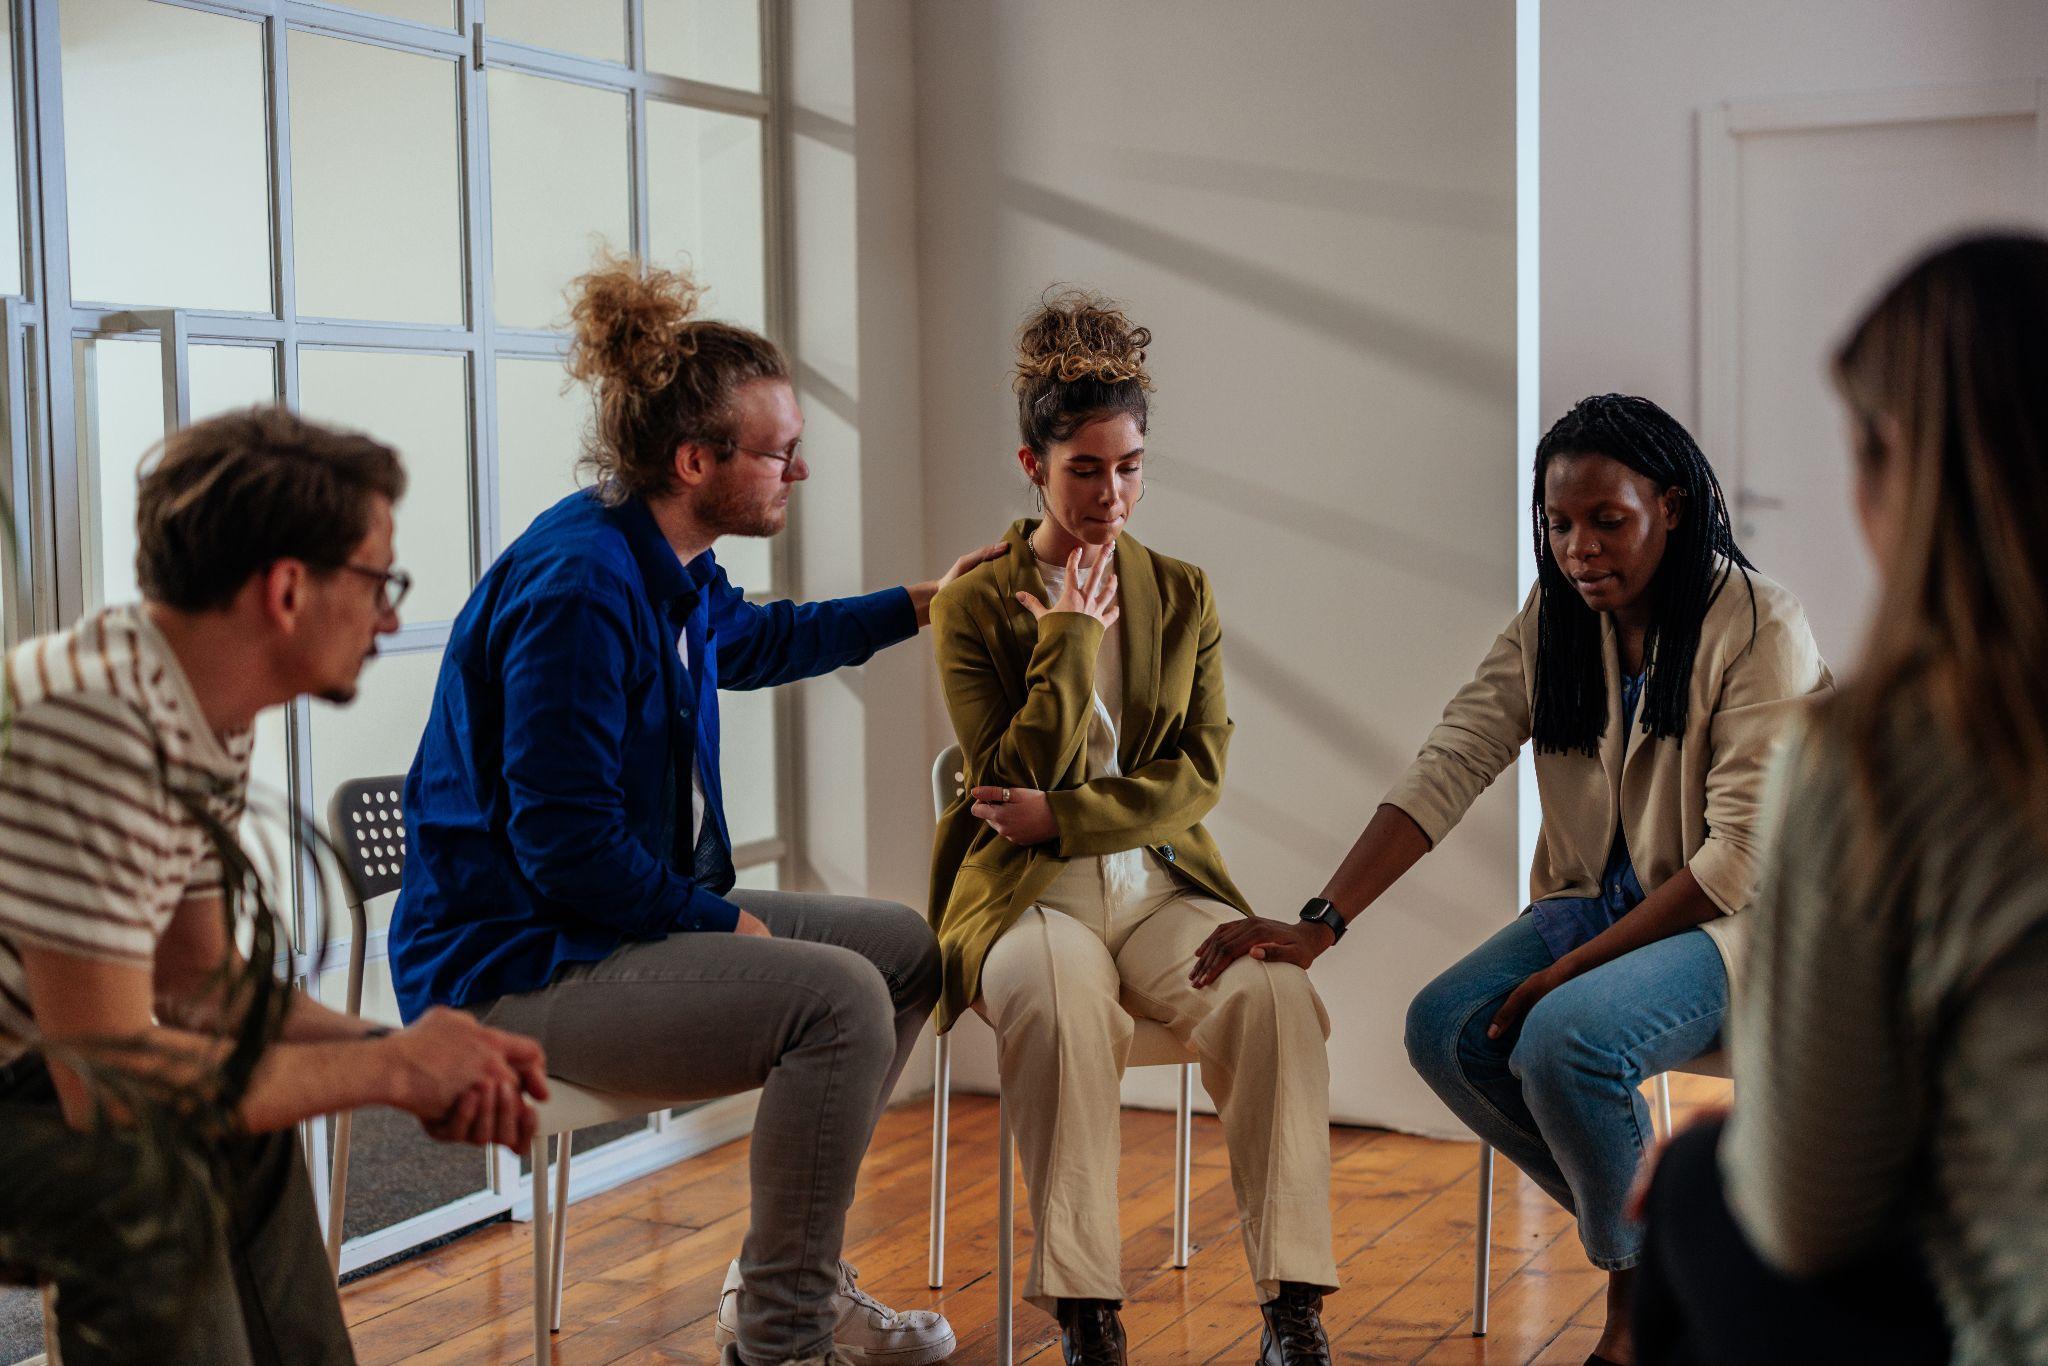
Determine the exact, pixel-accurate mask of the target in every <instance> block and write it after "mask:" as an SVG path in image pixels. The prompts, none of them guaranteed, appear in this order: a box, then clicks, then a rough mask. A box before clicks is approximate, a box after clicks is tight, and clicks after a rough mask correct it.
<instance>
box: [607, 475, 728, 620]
mask: <svg viewBox="0 0 2048 1366" xmlns="http://www.w3.org/2000/svg"><path fill="white" fill-rule="evenodd" d="M606 515H607V516H608V517H610V518H611V519H612V521H613V522H614V523H615V524H616V525H617V526H618V528H619V530H620V531H621V532H623V533H624V534H625V537H626V544H627V546H629V547H630V548H631V549H632V552H633V560H634V562H635V563H636V564H638V565H639V566H640V577H641V579H642V580H643V581H644V582H645V583H646V584H647V595H648V597H649V598H651V599H653V600H654V601H655V602H656V603H658V604H660V606H661V608H662V611H663V612H664V613H665V614H666V615H667V616H668V619H669V620H670V621H672V622H675V623H676V624H677V625H681V624H682V623H683V622H684V621H686V620H688V618H689V616H690V613H691V612H693V611H695V610H696V607H697V603H698V601H699V600H700V599H701V598H702V597H703V596H704V589H705V587H706V586H707V585H709V584H710V582H711V576H712V574H713V573H715V572H716V570H717V566H716V564H715V563H714V562H713V561H712V558H711V552H710V551H709V550H706V551H705V552H704V553H703V554H701V555H699V556H697V558H695V559H694V560H691V561H690V562H689V563H688V564H684V563H683V562H682V560H681V559H680V558H679V557H678V556H677V555H676V548H675V547H674V546H672V545H670V544H669V541H668V537H667V536H665V535H663V534H662V530H661V524H660V523H659V522H657V521H655V520H654V509H652V508H650V507H648V506H647V500H646V499H645V498H642V497H641V496H639V495H638V494H635V495H633V496H632V497H630V498H628V499H626V501H624V502H623V503H620V504H618V505H617V506H615V507H612V508H609V509H607V510H606Z"/></svg>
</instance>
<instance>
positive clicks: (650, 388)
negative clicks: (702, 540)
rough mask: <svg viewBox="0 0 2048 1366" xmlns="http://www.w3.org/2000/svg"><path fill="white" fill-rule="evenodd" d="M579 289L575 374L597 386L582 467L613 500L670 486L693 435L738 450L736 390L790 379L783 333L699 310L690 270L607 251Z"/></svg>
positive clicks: (574, 304) (723, 454)
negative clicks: (780, 340)
mask: <svg viewBox="0 0 2048 1366" xmlns="http://www.w3.org/2000/svg"><path fill="white" fill-rule="evenodd" d="M570 290H571V300H570V306H569V320H570V325H571V327H572V328H573V330H574V335H573V337H572V339H571V341H570V343H569V374H570V375H571V376H572V377H573V378H575V379H579V380H584V381H587V382H588V383H589V384H590V385H591V387H592V388H593V389H595V390H596V391H597V413H596V418H595V421H594V423H593V424H592V430H591V432H590V435H589V438H588V440H587V441H586V442H585V446H584V452H583V459H582V462H581V468H583V469H585V470H587V471H589V472H590V473H592V474H593V475H595V477H596V481H597V488H598V493H599V495H600V496H601V497H603V498H604V499H605V500H606V501H607V502H620V501H623V500H624V499H626V498H629V497H631V496H633V495H635V494H639V495H643V496H644V495H647V494H661V493H666V492H668V491H669V489H670V488H671V487H672V486H673V484H674V481H675V453H676V447H678V446H680V445H683V444H684V443H686V442H690V441H698V442H703V443H704V444H706V445H711V446H722V447H724V448H723V449H721V450H720V452H719V455H718V458H719V459H720V460H729V459H731V458H732V450H731V448H730V445H729V444H728V443H730V442H731V441H732V440H733V439H734V435H735V433H734V427H733V421H734V419H733V412H732V399H733V395H734V394H735V393H736V392H737V391H738V390H739V389H740V387H741V386H742V385H745V384H748V383H751V382H752V381H754V380H757V379H780V380H786V379H788V378H789V362H788V361H787V360H785V359H784V358H783V355H782V352H781V350H780V349H778V348H777V347H776V345H775V343H774V342H771V341H769V340H768V339H767V338H766V337H763V336H761V335H759V334H758V333H754V332H750V331H748V330H747V329H746V328H744V327H735V326H734V325H733V324H731V323H722V322H714V321H712V320H710V319H708V318H699V317H698V316H697V304H698V300H699V299H701V298H702V297H703V290H702V289H701V288H700V287H699V286H698V285H697V283H696V282H695V281H694V280H692V279H691V278H690V277H689V275H687V274H686V273H684V272H682V271H677V270H664V269H662V268H661V267H659V266H649V265H643V264H641V263H640V262H638V261H635V260H632V259H630V258H626V257H617V256H606V257H604V258H602V259H601V260H600V261H599V263H598V265H597V268H596V269H594V270H592V271H590V272H589V273H588V274H586V275H581V276H578V277H577V279H576V281H575V283H574V284H573V285H572V286H571V287H570Z"/></svg>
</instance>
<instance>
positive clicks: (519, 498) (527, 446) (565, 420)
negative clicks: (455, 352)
mask: <svg viewBox="0 0 2048 1366" xmlns="http://www.w3.org/2000/svg"><path fill="white" fill-rule="evenodd" d="M567 379H568V373H567V372H566V371H565V370H563V368H562V363H561V362H560V361H555V360H522V359H519V358H517V357H504V358H501V359H500V360H499V361H498V541H499V545H500V546H501V547H502V546H508V545H510V544H512V542H513V541H515V540H517V539H518V538H519V533H520V532H522V531H524V530H526V524H527V523H528V522H531V521H532V520H533V519H534V518H535V517H537V516H539V515H540V514H541V513H542V512H545V511H546V510H547V509H548V508H550V507H552V506H554V504H555V503H556V502H558V501H559V500H560V499H561V498H562V497H563V496H564V495H566V494H567V493H569V492H570V491H571V490H573V489H574V488H575V487H576V456H577V452H578V450H579V449H580V447H581V443H582V439H583V424H584V422H585V420H586V419H587V418H588V417H589V416H590V402H591V399H590V390H589V388H588V387H587V386H585V385H582V384H575V385H571V386H569V387H568V388H567V390H566V391H565V390H564V388H563V384H564V381H566V380H567Z"/></svg>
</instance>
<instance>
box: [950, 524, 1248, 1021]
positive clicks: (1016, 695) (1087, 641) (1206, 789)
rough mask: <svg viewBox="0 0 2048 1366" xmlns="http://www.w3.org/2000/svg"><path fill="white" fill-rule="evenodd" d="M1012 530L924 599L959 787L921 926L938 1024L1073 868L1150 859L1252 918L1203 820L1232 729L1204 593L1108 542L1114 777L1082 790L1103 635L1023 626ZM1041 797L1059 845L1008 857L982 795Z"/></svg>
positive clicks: (1029, 583) (1024, 529)
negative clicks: (1134, 854) (1133, 852)
mask: <svg viewBox="0 0 2048 1366" xmlns="http://www.w3.org/2000/svg"><path fill="white" fill-rule="evenodd" d="M1037 525H1038V523H1037V522H1036V521H1035V520H1029V519H1027V520H1024V521H1020V522H1018V523H1016V524H1015V525H1014V526H1012V527H1011V528H1010V530H1009V533H1008V535H1006V536H1005V537H1004V539H1005V540H1006V541H1007V542H1008V543H1009V547H1010V553H1009V554H1007V555H1004V556H1001V557H999V558H997V559H993V560H990V561H988V562H987V563H985V564H982V565H978V566H976V567H975V568H974V569H972V570H969V571H968V572H967V573H965V574H963V575H961V576H960V577H959V578H958V579H956V580H954V581H953V583H952V584H950V585H949V586H948V587H947V588H946V589H945V591H944V592H942V593H940V594H939V595H938V597H936V598H934V599H933V600H932V634H933V644H934V647H935V648H936V649H937V651H938V658H939V681H940V684H941V686H942V687H943V688H944V690H945V694H946V710H947V711H948V712H949V713H950V714H951V715H952V718H953V733H954V735H956V736H957V737H958V738H959V741H960V750H961V755H962V758H963V761H964V762H963V764H962V768H961V772H962V775H963V780H962V781H961V782H960V783H959V784H958V787H957V790H956V791H955V793H954V795H953V800H952V801H951V802H950V803H948V804H947V806H946V809H945V812H944V813H943V814H942V815H941V816H940V817H939V830H938V838H937V840H936V842H935V844H934V846H933V849H932V892H931V917H932V924H933V927H934V929H936V930H937V932H938V938H939V948H940V950H941V952H942V953H943V954H944V956H945V970H946V987H945V994H944V996H942V997H941V998H940V1001H939V1005H938V1010H937V1012H936V1016H935V1018H936V1020H937V1023H938V1027H939V1029H940V1030H942V1031H943V1030H947V1029H951V1028H952V1027H953V1022H954V1021H955V1020H956V1019H958V1018H959V1017H960V1013H961V1012H962V1011H964V1010H966V1009H967V1008H968V1007H969V1006H970V1005H972V1004H973V1002H974V1000H975V998H976V997H977V996H979V995H980V993H981V964H982V960H983V959H984V958H986V957H987V955H988V951H989V947H990V946H991V945H993V944H994V943H995V942H996V940H997V939H998V938H999V937H1001V935H1002V933H1003V931H1005V930H1007V929H1009V928H1010V926H1011V925H1012V924H1013V923H1014V922H1015V921H1016V919H1017V917H1018V916H1019V915H1021V914H1023V912H1024V911H1025V909H1026V908H1028V907H1029V906H1030V905H1031V903H1032V902H1033V901H1035V900H1037V898H1038V897H1039V895H1040V894H1041V893H1042V892H1044V891H1045V889H1046V887H1047V886H1049V885H1050V884H1051V883H1052V880H1053V878H1054V877H1056V876H1057V875H1058V874H1059V871H1060V869H1061V868H1063V867H1064V866H1065V865H1066V862H1067V860H1069V859H1074V858H1083V857H1088V856H1092V855H1100V854H1112V853H1116V852H1119V851H1121V850H1125V849H1136V848H1139V847H1141V846H1142V847H1144V848H1148V849H1150V850H1152V851H1153V852H1154V853H1156V854H1157V855H1159V857H1160V858H1161V859H1163V860H1165V862H1166V863H1167V864H1168V865H1169V866H1170V867H1171V868H1172V869H1173V870H1174V872H1175V874H1177V875H1178V876H1179V877H1180V878H1181V879H1182V880H1184V881H1185V882H1187V883H1188V884H1189V886H1190V888H1191V890H1195V891H1199V892H1201V893H1203V894H1205V895H1208V896H1211V897H1214V898H1215V899H1216V900H1218V901H1222V902H1225V903H1227V904H1229V905H1231V906H1234V907H1236V908H1237V909H1238V910H1240V911H1242V912H1243V913H1244V914H1246V915H1250V914H1251V910H1250V908H1249V907H1248V906H1247V905H1246V904H1245V899H1244V894H1243V893H1242V892H1240V891H1238V889H1237V886H1236V884H1235V883H1233V882H1232V881H1231V880H1230V874H1229V872H1228V871H1227V870H1226V869H1225V868H1224V866H1223V854H1222V852H1221V851H1220V850H1218V849H1217V847H1216V842H1215V841H1214V840H1213V839H1211V838H1210V837H1209V832H1208V831H1206V830H1204V829H1203V828H1202V823H1201V822H1202V817H1204V816H1206V815H1208V814H1209V811H1210V809H1211V808H1213V807H1214V806H1215V805H1216V799H1217V798H1218V797H1220V796H1221V795H1222V793H1223V763H1224V756H1225V754H1226V752H1227V751H1228V750H1229V748H1230V732H1231V722H1230V716H1229V714H1228V713H1227V712H1226V711H1225V709H1224V705H1223V643H1222V642H1223V631H1222V627H1221V625H1220V624H1219V623H1218V621H1217V617H1216V602H1215V599H1214V598H1212V597H1211V596H1210V594H1209V581H1208V579H1207V578H1206V577H1204V575H1203V574H1202V571H1201V570H1199V569H1197V568H1195V566H1193V565H1191V564H1184V563H1182V562H1181V561H1179V560H1173V559H1168V558H1167V557H1166V556H1164V555H1155V554H1154V553H1153V552H1151V551H1149V550H1147V549H1146V548H1145V547H1144V546H1142V545H1139V544H1138V543H1137V542H1136V541H1134V540H1132V539H1131V538H1130V537H1129V536H1119V537H1118V538H1117V543H1116V573H1117V590H1118V599H1119V602H1120V604H1121V607H1122V616H1121V617H1120V619H1119V620H1118V623H1117V629H1118V630H1120V631H1122V632H1123V669H1124V697H1123V721H1122V725H1121V726H1120V728H1119V729H1120V731H1121V733H1120V735H1119V736H1118V744H1117V761H1118V764H1119V766H1120V767H1121V768H1122V769H1123V776H1121V777H1115V778H1097V779H1095V780H1094V781H1092V782H1089V781H1084V779H1085V775H1086V769H1087V755H1088V718H1089V715H1090V714H1091V712H1092V711H1093V708H1094V700H1093V699H1094V696H1095V653H1096V650H1097V648H1098V647H1099V646H1100V645H1101V644H1102V629H1103V628H1102V623H1100V622H1098V621H1096V620H1095V619H1094V618H1093V617H1088V616H1084V615H1082V614H1081V613H1079V612H1051V613H1048V614H1046V616H1045V617H1044V618H1043V619H1042V620H1037V621H1034V620H1033V619H1032V616H1031V613H1030V611H1029V610H1028V609H1026V608H1025V607H1024V606H1023V604H1021V603H1019V602H1018V601H1017V594H1018V593H1019V592H1027V593H1030V594H1032V595H1033V596H1035V597H1037V598H1038V599H1039V600H1040V601H1041V602H1043V601H1046V600H1047V598H1048V596H1049V595H1048V594H1047V593H1046V589H1045V582H1044V580H1043V579H1041V578H1040V577H1039V574H1038V562H1037V558H1036V557H1035V556H1034V555H1033V554H1032V552H1031V545H1030V542H1029V540H1028V539H1027V538H1028V537H1029V536H1030V535H1031V532H1032V530H1033V529H1034V528H1035V527H1036V526H1037ZM980 785H987V786H1001V787H1030V788H1037V789H1039V790H1041V791H1043V792H1046V793H1048V794H1050V799H1051V803H1052V812H1053V818H1054V820H1055V821H1056V822H1057V823H1058V825H1059V834H1058V836H1057V837H1056V838H1055V839H1053V840H1051V841H1049V842H1047V843H1045V844H1042V845H1035V846H1031V847H1028V848H1020V847H1019V846H1017V845H1014V844H1011V843H1010V842H1009V841H1008V840H1006V839H1004V838H1003V837H1002V836H1000V835H998V834H996V832H995V831H994V830H992V829H990V828H989V826H988V824H987V822H985V821H981V820H977V819H976V818H975V817H974V816H973V815H972V814H971V812H970V811H969V807H970V806H971V805H972V802H971V801H970V800H969V798H968V795H967V794H968V793H969V792H970V791H971V790H972V789H973V788H975V787H976V786H980Z"/></svg>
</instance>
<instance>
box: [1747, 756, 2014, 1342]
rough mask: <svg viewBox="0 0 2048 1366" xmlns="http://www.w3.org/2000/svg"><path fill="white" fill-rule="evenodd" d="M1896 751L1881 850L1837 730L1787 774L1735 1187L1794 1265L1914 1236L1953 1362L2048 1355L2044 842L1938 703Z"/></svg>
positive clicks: (1757, 913)
mask: <svg viewBox="0 0 2048 1366" xmlns="http://www.w3.org/2000/svg"><path fill="white" fill-rule="evenodd" d="M1888 750H1889V753H1888V755H1887V757H1886V760H1885V763H1884V771H1883V772H1882V773H1881V774H1880V775H1879V779H1878V782H1877V785H1876V786H1877V794H1876V795H1877V800H1878V802H1879V803H1880V804H1881V805H1880V806H1879V807H1878V808H1877V809H1879V810H1882V811H1883V812H1884V813H1885V816H1886V819H1885V823H1884V829H1885V833H1884V835H1883V837H1882V839H1883V843H1882V846H1881V847H1882V848H1883V853H1882V855H1881V856H1880V857H1879V859H1877V860H1875V862H1877V863H1878V864H1879V865H1881V866H1878V867H1876V868H1870V867H1868V865H1869V864H1871V863H1872V862H1873V860H1871V858H1870V857H1869V855H1867V854H1865V853H1861V852H1859V845H1860V843H1861V840H1860V832H1859V829H1858V824H1859V821H1860V819H1861V813H1862V811H1863V810H1864V807H1863V800H1864V799H1863V797H1862V796H1861V795H1860V793H1859V790H1858V787H1857V785H1856V784H1857V779H1856V777H1855V776H1854V774H1853V773H1852V772H1851V768H1850V764H1849V762H1848V756H1847V755H1846V754H1845V753H1844V752H1843V746H1842V745H1841V744H1840V742H1837V741H1833V740H1829V739H1826V738H1823V737H1822V736H1821V735H1819V734H1815V735H1812V736H1809V737H1806V738H1803V739H1802V740H1801V741H1800V742H1799V743H1797V744H1795V745H1794V746H1792V747H1791V748H1790V749H1789V750H1788V752H1787V753H1786V755H1785V756H1784V759H1783V761H1782V762H1781V763H1780V764H1779V765H1778V766H1777V767H1776V768H1775V769H1774V770H1773V772H1772V775H1771V780H1770V788H1771V791H1770V800H1771V802H1772V806H1773V809H1774V810H1776V811H1778V812H1779V813H1780V820H1779V823H1778V827H1777V830H1776V832H1775V834H1774V836H1773V838H1772V839H1771V841H1770V845H1769V848H1768V849H1767V851H1766V854H1765V859H1764V875H1763V882H1762V885H1761V887H1760V888H1759V891H1758V896H1757V902H1756V905H1755V907H1754V908H1753V909H1752V910H1751V911H1750V912H1749V915H1748V917H1747V918H1748V919H1749V920H1750V922H1751V924H1750V937H1749V943H1748V955H1749V965H1748V974H1747V976H1748V985H1747V987H1746V989H1745V991H1744V993H1743V995H1742V996H1741V997H1739V998H1737V1000H1736V1002H1735V1010H1734V1015H1733V1021H1732V1024H1731V1030H1732V1033H1733V1053H1734V1059H1735V1112H1734V1114H1733V1116H1732V1117H1731V1119H1730V1121H1729V1127H1728V1131H1727V1134H1726V1136H1725V1138H1724V1139H1723V1140H1722V1147H1721V1162H1722V1168H1723V1171H1724V1172H1725V1173H1726V1176H1727V1181H1728V1193H1729V1203H1730V1205H1731V1206H1732V1207H1733V1209H1734V1212H1735V1215H1736V1217H1737V1219H1738V1221H1739V1222H1740V1223H1741V1224H1742V1227H1743V1229H1744V1231H1745V1232H1747V1233H1748V1235H1749V1237H1750V1240H1751V1242H1752V1243H1754V1244H1755V1246H1756V1248H1757V1251H1758V1252H1759V1253H1761V1254H1762V1255H1763V1257H1764V1259H1765V1260H1766V1261H1768V1262H1770V1263H1772V1264H1773V1265H1775V1266H1777V1267H1779V1268H1780V1269H1781V1270H1784V1271H1787V1272H1790V1273H1793V1274H1795V1275H1810V1274H1818V1273H1820V1272H1824V1271H1827V1270H1830V1269H1832V1268H1835V1267H1839V1266H1841V1265H1843V1264H1844V1263H1846V1262H1849V1261H1851V1260H1852V1259H1854V1258H1856V1257H1858V1256H1860V1255H1863V1254H1867V1253H1870V1252H1872V1251H1875V1250H1878V1249H1880V1248H1883V1247H1885V1246H1887V1245H1891V1244H1895V1243H1897V1242H1899V1241H1901V1240H1908V1239H1910V1240H1913V1241H1916V1242H1917V1243H1918V1244H1919V1246H1920V1248H1921V1249H1922V1251H1923V1252H1924V1254H1925V1256H1926V1259H1927V1262H1928V1266H1929V1268H1930V1270H1931V1271H1932V1272H1933V1275H1934V1279H1935V1283H1936V1285H1937V1286H1938V1288H1939V1289H1940V1292H1941V1297H1942V1300H1943V1303H1944V1305H1945V1307H1946V1309H1947V1313H1948V1318H1949V1323H1950V1325H1951V1327H1952V1328H1953V1330H1954V1332H1955V1358H1954V1359H1955V1360H1956V1361H1958V1362H1975V1363H1982V1366H1991V1364H1992V1363H1997V1364H1998V1366H2020V1364H2021V1363H2030V1362H2031V1363H2048V849H2044V848H2043V845H2042V841H2041V840H2040V838H2039V836H2038V835H2037V834H2036V832H2034V831H2032V830H2029V829H2027V828H2026V827H2025V825H2024V824H2023V823H2022V822H2021V821H2020V820H2019V819H2018V818H2017V817H2016V815H2015V814H2014V812H2013V810H2012V807H2011V805H2010V804H2009V803H2008V802H2006V801H2005V800H2004V799H2003V797H2002V796H2001V795H2000V793H1999V792H1998V791H1996V790H1995V788H1994V787H1993V785H1992V783H1991V782H1990V780H1989V779H1988V777H1987V776H1986V775H1985V774H1984V773H1983V772H1982V771H1981V766H1980V765H1978V764H1975V763H1973V762H1972V761H1971V760H1969V759H1968V758H1966V757H1965V756H1964V755H1963V754H1962V753H1961V752H1959V750H1958V749H1957V747H1955V746H1954V745H1953V744H1952V743H1950V742H1949V741H1947V740H1946V739H1944V738H1943V737H1942V735H1941V732H1940V730H1939V728H1938V727H1937V726H1936V725H1935V724H1934V723H1933V722H1932V721H1929V720H1915V721H1906V720H1901V721H1899V722H1898V723H1897V724H1896V725H1895V726H1894V728H1893V730H1892V732H1891V739H1890V742H1889V745H1888Z"/></svg>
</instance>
